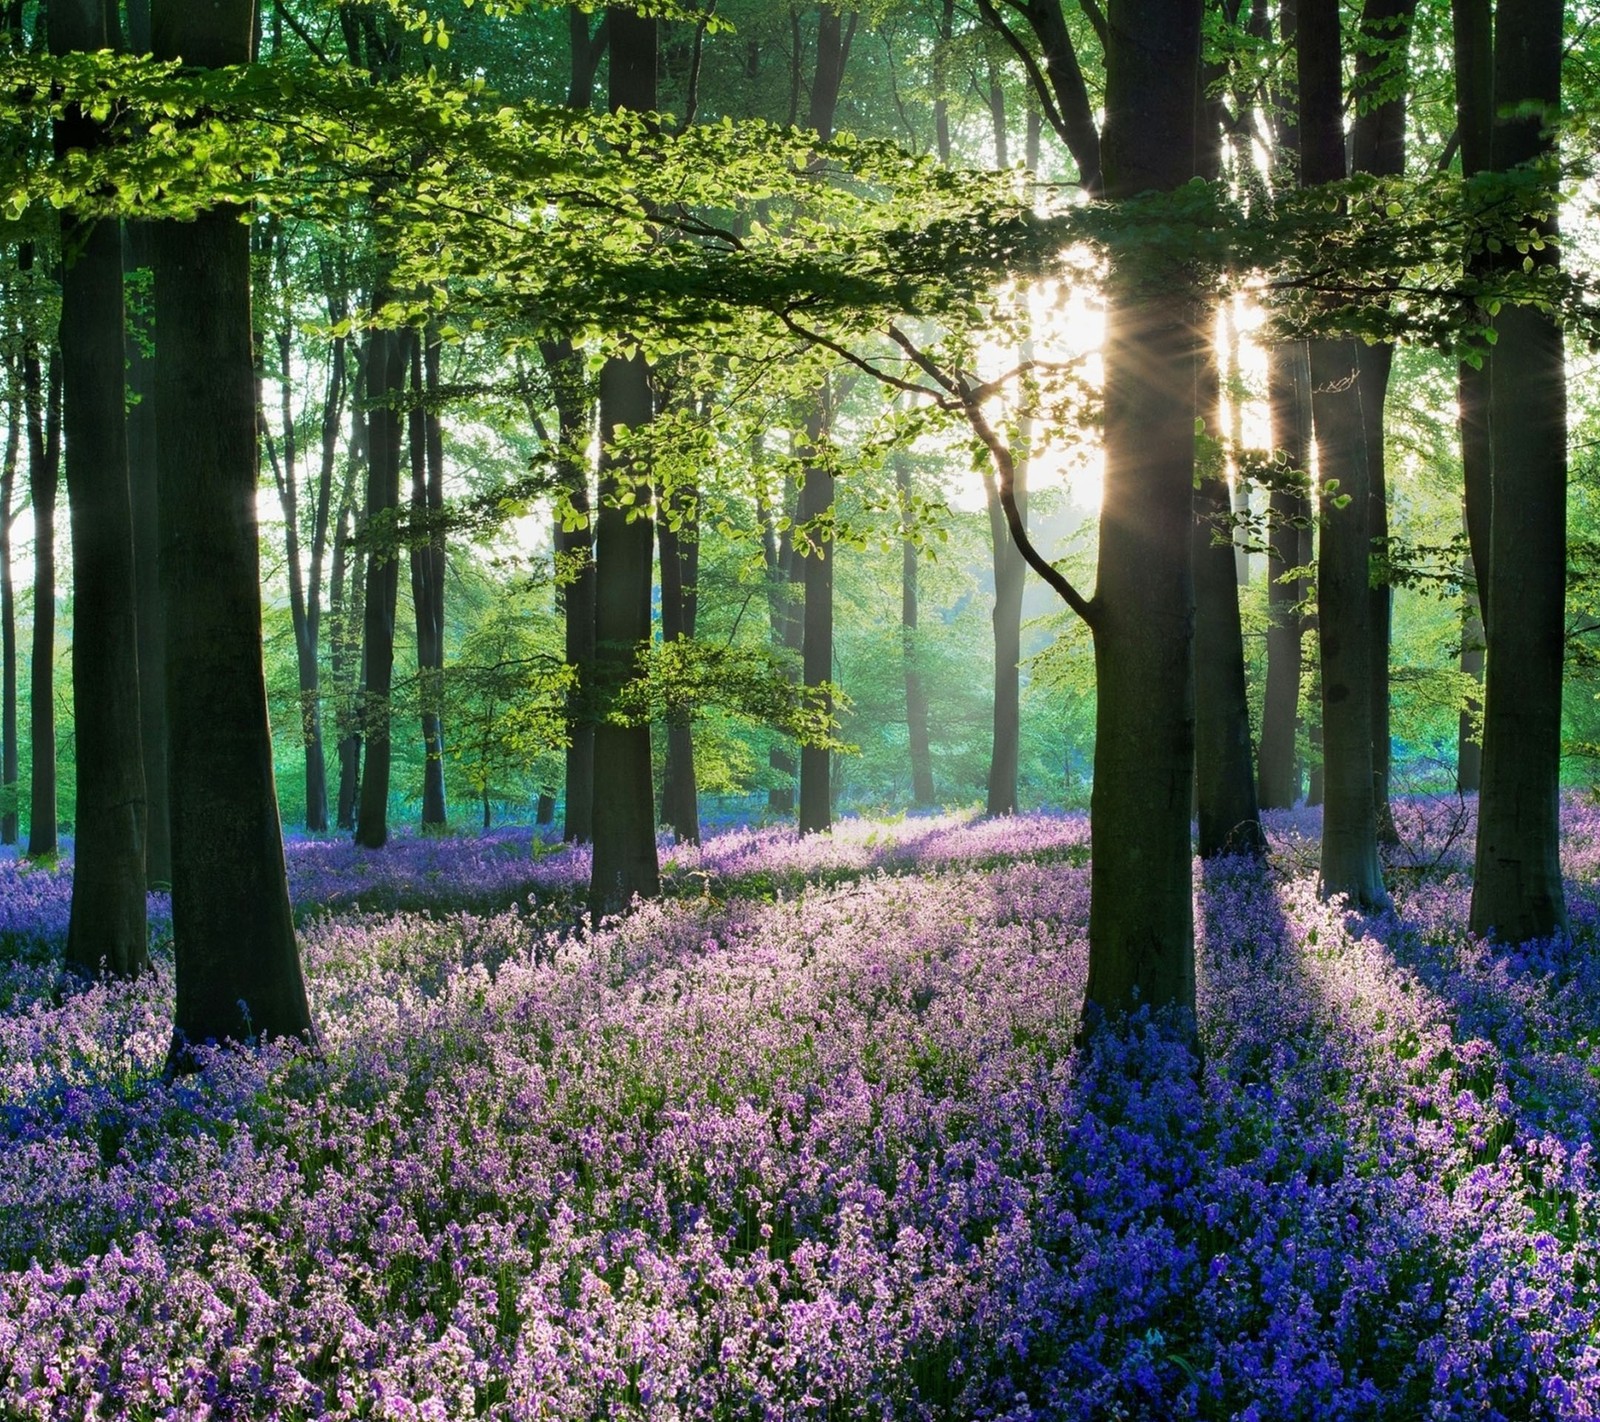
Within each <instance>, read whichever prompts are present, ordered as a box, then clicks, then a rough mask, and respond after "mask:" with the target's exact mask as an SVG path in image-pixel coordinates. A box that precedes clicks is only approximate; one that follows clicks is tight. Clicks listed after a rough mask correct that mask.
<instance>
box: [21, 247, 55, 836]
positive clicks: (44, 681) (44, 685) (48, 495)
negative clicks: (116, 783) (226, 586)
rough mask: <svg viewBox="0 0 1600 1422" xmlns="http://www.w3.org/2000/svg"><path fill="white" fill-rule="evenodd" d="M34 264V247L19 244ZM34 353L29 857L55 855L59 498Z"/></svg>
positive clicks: (49, 403) (51, 430)
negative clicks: (57, 507) (57, 541)
mask: <svg viewBox="0 0 1600 1422" xmlns="http://www.w3.org/2000/svg"><path fill="white" fill-rule="evenodd" d="M23 255H24V256H25V257H27V258H28V259H29V260H28V261H27V262H24V263H21V265H23V266H24V267H26V266H27V265H30V264H31V259H32V249H31V245H30V246H26V247H24V249H23ZM40 377H41V371H40V369H39V353H38V350H37V348H36V347H35V346H33V345H32V344H31V343H30V344H28V345H27V346H25V347H24V348H23V353H22V400H23V407H24V409H25V411H26V415H27V421H28V499H29V502H30V503H31V504H32V505H33V650H32V656H31V659H30V661H29V673H28V744H29V747H30V750H31V753H32V762H33V764H32V771H31V774H30V776H29V785H28V857H29V858H30V859H43V858H48V857H50V856H52V855H54V854H55V853H56V829H57V826H56V678H55V670H56V495H57V490H58V489H59V487H60V483H61V356H60V353H59V352H58V351H52V352H51V354H50V366H49V375H48V377H47V380H48V384H47V386H46V388H45V389H44V390H43V391H41V390H40V383H41V380H40Z"/></svg>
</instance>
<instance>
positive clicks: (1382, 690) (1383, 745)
mask: <svg viewBox="0 0 1600 1422" xmlns="http://www.w3.org/2000/svg"><path fill="white" fill-rule="evenodd" d="M1416 9H1417V0H1366V3H1365V4H1364V5H1363V7H1362V11H1361V27H1360V34H1361V43H1360V44H1359V45H1358V47H1357V51H1356V61H1355V84H1354V90H1353V93H1354V98H1355V111H1356V112H1355V120H1354V122H1353V124H1352V128H1351V135H1350V148H1351V153H1352V156H1353V159H1354V163H1353V168H1354V171H1356V172H1358V173H1373V174H1376V175H1378V176H1380V177H1399V176H1400V175H1402V174H1403V173H1404V172H1405V159H1406V94H1407V93H1408V91H1409V89H1410V82H1409V76H1410V47H1411V23H1412V19H1413V17H1414V16H1415V14H1416ZM1360 354H1361V364H1360V371H1361V374H1360V381H1361V387H1362V388H1361V405H1362V410H1363V412H1364V415H1365V418H1366V426H1367V476H1368V480H1369V483H1368V489H1367V536H1368V538H1369V540H1370V541H1371V544H1372V546H1373V548H1374V549H1377V550H1386V549H1387V547H1388V541H1389V490H1388V478H1387V474H1386V461H1385V457H1384V454H1385V451H1384V423H1385V422H1384V406H1385V402H1386V401H1387V399H1388V395H1389V379H1390V376H1391V374H1392V373H1393V369H1394V344H1393V343H1392V342H1388V341H1384V342H1380V343H1379V344H1377V345H1374V346H1364V347H1363V348H1362V350H1361V353H1360ZM1369 597H1370V600H1371V604H1372V607H1371V613H1370V619H1371V624H1372V647H1371V654H1372V667H1371V697H1372V775H1373V796H1374V799H1375V801H1376V806H1377V815H1378V836H1379V838H1380V840H1382V841H1383V842H1384V843H1388V844H1393V843H1397V842H1398V840H1399V837H1400V836H1399V832H1398V831H1397V830H1396V828H1395V823H1394V814H1393V812H1392V811H1391V809H1390V807H1389V778H1390V756H1391V748H1390V732H1389V720H1390V716H1389V644H1390V640H1391V628H1392V623H1393V617H1394V590H1393V588H1392V587H1391V586H1390V584H1389V580H1388V578H1387V576H1385V577H1384V578H1382V579H1380V580H1378V581H1376V582H1375V583H1373V584H1372V586H1371V587H1370V590H1369Z"/></svg>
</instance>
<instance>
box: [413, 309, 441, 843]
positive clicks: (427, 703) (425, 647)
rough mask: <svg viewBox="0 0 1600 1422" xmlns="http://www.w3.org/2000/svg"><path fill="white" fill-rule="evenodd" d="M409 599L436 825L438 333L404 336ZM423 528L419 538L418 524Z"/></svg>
mask: <svg viewBox="0 0 1600 1422" xmlns="http://www.w3.org/2000/svg"><path fill="white" fill-rule="evenodd" d="M411 395H412V404H411V409H410V412H409V424H410V431H409V432H410V437H411V516H412V520H413V523H414V524H415V525H416V528H414V529H413V531H412V537H411V549H410V552H411V603H412V608H413V610H414V612H415V615H416V623H417V680H418V683H419V685H420V688H421V701H422V749H423V757H424V758H423V766H422V828H423V829H424V830H440V829H443V828H444V827H445V824H446V822H447V815H446V810H445V797H444V720H443V714H442V712H443V696H444V572H445V555H444V528H443V524H442V517H443V514H444V429H443V426H442V425H441V424H440V421H439V407H438V398H439V341H438V338H437V337H436V336H435V335H433V334H432V333H431V332H430V333H429V335H428V338H427V339H426V340H418V339H416V338H415V337H413V339H412V341H411ZM419 528H425V529H426V530H427V540H426V542H423V541H421V538H420V535H419V533H418V531H417V529H419Z"/></svg>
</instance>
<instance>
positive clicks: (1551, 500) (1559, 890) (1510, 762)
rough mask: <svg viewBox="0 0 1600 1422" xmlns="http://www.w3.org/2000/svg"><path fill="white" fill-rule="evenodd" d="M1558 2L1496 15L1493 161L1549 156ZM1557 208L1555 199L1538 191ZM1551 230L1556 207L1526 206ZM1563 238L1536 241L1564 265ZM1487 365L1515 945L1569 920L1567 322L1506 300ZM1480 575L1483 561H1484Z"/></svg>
mask: <svg viewBox="0 0 1600 1422" xmlns="http://www.w3.org/2000/svg"><path fill="white" fill-rule="evenodd" d="M1564 8H1565V7H1564V6H1563V5H1562V3H1561V0H1520V3H1518V4H1517V5H1515V6H1505V7H1502V8H1501V10H1500V12H1499V14H1498V15H1497V17H1496V21H1495V45H1494V102H1495V111H1496V118H1495V122H1494V127H1493V131H1492V138H1491V145H1490V153H1491V159H1492V162H1493V166H1494V168H1495V169H1496V170H1498V171H1501V172H1505V171H1508V170H1510V169H1512V168H1515V167H1518V166H1520V165H1522V164H1527V163H1543V164H1545V165H1546V166H1547V173H1546V176H1547V179H1548V181H1549V184H1550V187H1551V188H1552V189H1553V188H1554V187H1555V185H1556V183H1557V181H1558V176H1557V172H1556V164H1555V162H1554V158H1555V140H1554V137H1553V136H1552V133H1551V131H1550V127H1549V126H1550V125H1552V124H1553V123H1554V122H1555V120H1556V118H1557V116H1558V114H1559V110H1560V105H1561V58H1562V53H1563V38H1562V23H1563V18H1564ZM1540 205H1541V206H1543V207H1544V208H1545V210H1546V211H1548V212H1550V213H1552V214H1553V212H1554V210H1555V207H1556V204H1555V202H1554V201H1553V199H1552V200H1549V201H1543V200H1541V203H1540ZM1529 225H1530V226H1536V227H1537V229H1538V231H1539V232H1540V234H1541V235H1542V236H1546V237H1552V236H1554V233H1555V222H1554V218H1553V216H1552V217H1550V218H1546V219H1544V220H1539V219H1536V218H1533V217H1532V216H1531V215H1530V217H1529ZM1557 253H1558V246H1557V244H1556V243H1555V242H1553V241H1550V242H1545V243H1544V244H1543V245H1542V248H1541V249H1540V250H1537V251H1534V252H1532V253H1531V254H1530V255H1531V256H1532V258H1533V261H1534V265H1535V266H1536V267H1538V266H1552V267H1553V266H1554V265H1555V264H1556V262H1557V260H1558V257H1557ZM1495 330H1496V332H1497V334H1498V337H1499V339H1498V340H1497V342H1496V343H1495V345H1494V346H1493V348H1492V349H1491V350H1490V352H1489V354H1488V356H1487V364H1488V368H1489V455H1490V469H1491V475H1490V477H1491V498H1490V519H1489V601H1488V607H1487V609H1486V615H1485V623H1486V625H1487V628H1488V644H1489V651H1488V668H1487V675H1486V677H1485V682H1484V698H1483V789H1482V792H1481V794H1480V796H1479V800H1478V848H1477V861H1476V865H1475V868H1474V873H1473V884H1472V915H1471V924H1472V930H1473V932H1475V933H1480V934H1483V935H1485V936H1492V937H1494V938H1497V939H1500V940H1502V941H1504V942H1508V943H1520V942H1523V941H1525V940H1527V939H1530V938H1544V937H1548V936H1549V935H1551V934H1556V933H1565V932H1566V931H1567V907H1566V895H1565V888H1564V885H1563V884H1562V880H1561V860H1560V850H1561V796H1560V791H1561V776H1560V772H1561V673H1562V666H1563V658H1564V653H1565V635H1564V634H1565V611H1566V607H1565V604H1566V563H1567V522H1566V520H1567V373H1566V352H1565V348H1564V344H1563V339H1562V333H1561V327H1560V325H1559V324H1558V323H1557V322H1556V320H1555V319H1554V318H1553V317H1552V316H1550V315H1549V314H1548V313H1546V312H1543V311H1540V310H1538V309H1537V308H1535V307H1532V306H1506V307H1504V308H1502V310H1501V311H1500V313H1499V315H1498V316H1497V317H1496V318H1495ZM1480 573H1481V570H1480Z"/></svg>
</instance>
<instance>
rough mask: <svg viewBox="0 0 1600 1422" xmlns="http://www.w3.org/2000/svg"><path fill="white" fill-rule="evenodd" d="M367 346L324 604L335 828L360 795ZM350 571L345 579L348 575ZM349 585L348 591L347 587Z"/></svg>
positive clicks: (349, 826)
mask: <svg viewBox="0 0 1600 1422" xmlns="http://www.w3.org/2000/svg"><path fill="white" fill-rule="evenodd" d="M366 365H367V358H366V352H365V350H361V351H358V352H357V354H356V357H355V362H354V368H353V370H352V371H351V373H350V389H351V399H350V452H349V467H348V468H347V470H346V472H345V482H344V490H343V492H342V494H341V496H340V499H339V509H338V513H337V515H336V516H335V518H334V525H333V569H332V572H331V574H330V582H331V584H332V591H331V592H330V594H329V602H328V669H329V670H330V671H331V672H332V673H333V685H334V690H335V692H336V693H337V696H338V716H337V724H338V731H339V744H338V755H339V794H338V800H337V816H338V817H337V820H336V823H337V825H338V827H339V828H340V829H342V830H353V829H354V828H355V826H356V801H357V800H358V799H359V797H360V794H361V714H360V706H361V695H362V692H363V691H364V690H365V684H366V677H365V675H364V672H363V670H362V661H363V658H362V647H361V642H362V638H361V628H362V626H363V624H364V623H365V620H366V596H365V588H366V566H365V562H364V558H363V553H362V549H361V545H360V544H359V542H357V541H356V539H355V535H356V534H357V533H359V531H360V529H361V526H362V524H363V522H364V518H363V515H362V512H361V502H360V490H361V485H362V475H363V473H364V470H365V463H366V457H367V415H366V410H365V408H364V399H365V393H366V374H365V372H366ZM347 571H348V581H347V578H346V573H347ZM347 589H348V591H347Z"/></svg>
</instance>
